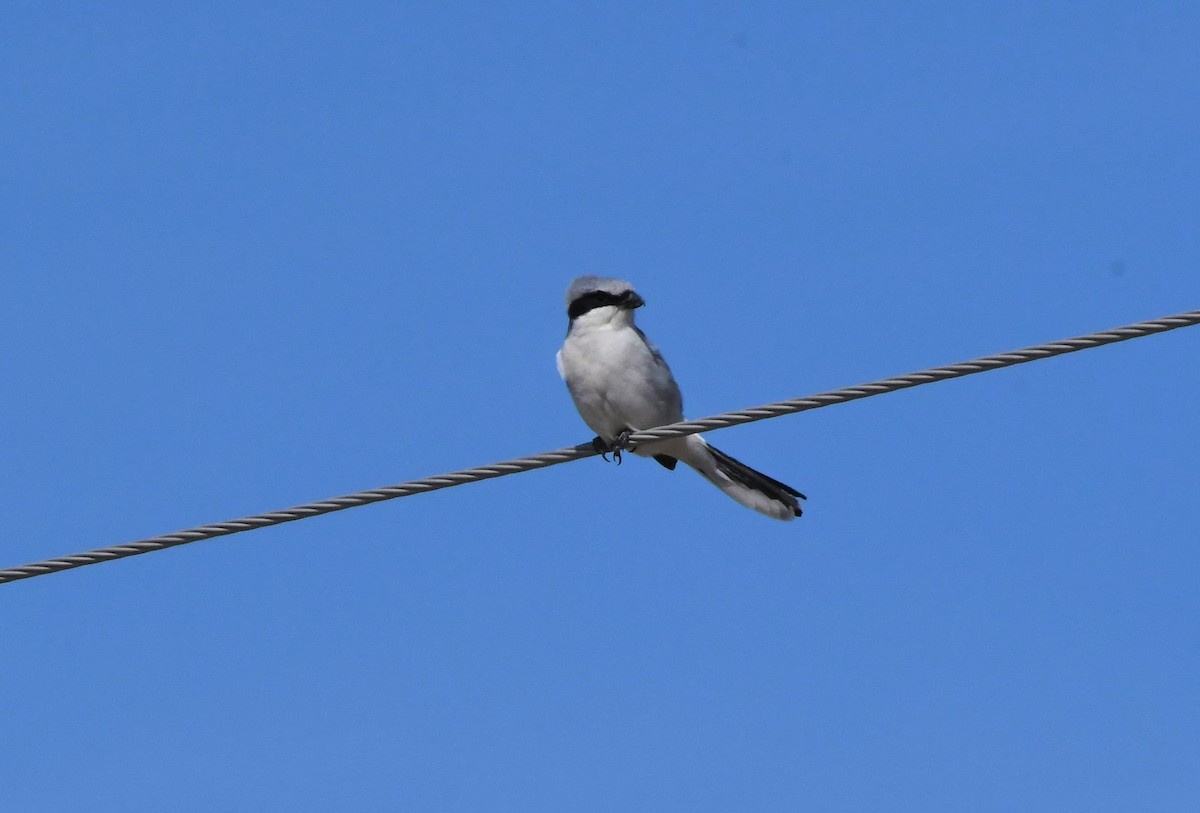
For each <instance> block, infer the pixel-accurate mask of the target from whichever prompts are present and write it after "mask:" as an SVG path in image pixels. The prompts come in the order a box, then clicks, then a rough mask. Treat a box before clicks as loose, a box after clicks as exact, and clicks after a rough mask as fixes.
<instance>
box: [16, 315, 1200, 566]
mask: <svg viewBox="0 0 1200 813" xmlns="http://www.w3.org/2000/svg"><path fill="white" fill-rule="evenodd" d="M1195 324H1200V310H1194V311H1186V312H1184V313H1179V314H1176V315H1174V316H1166V317H1164V318H1162V319H1154V320H1151V321H1148V322H1138V323H1137V324H1133V325H1125V326H1124V327H1118V328H1113V329H1112V330H1106V331H1102V332H1099V333H1089V334H1087V335H1085V336H1076V337H1074V338H1071V339H1064V340H1062V341H1060V342H1051V343H1049V344H1039V345H1035V346H1033V347H1026V348H1023V349H1021V350H1014V351H1012V352H1010V353H1001V354H999V355H996V356H984V357H982V358H977V359H972V360H971V361H963V362H959V363H958V364H950V365H947V366H945V367H933V368H930V369H928V370H920V371H918V372H915V373H908V374H907V375H901V376H896V377H894V378H885V379H882V380H880V381H872V382H870V383H868V384H859V385H858V386H855V387H845V388H843V389H840V390H831V391H829V392H821V393H817V394H816V395H809V396H806V397H803V398H793V399H792V400H790V401H778V402H775V403H772V404H764V405H763V406H757V407H751V408H750V409H743V410H739V411H737V412H726V413H723V414H720V415H714V416H713V417H711V418H702V419H701V420H698V421H683V422H681V423H673V424H670V425H668V426H660V427H657V428H655V429H648V430H645V431H642V432H637V433H635V434H633V435H631V436H630V438H629V440H630V444H631V445H634V446H636V445H637V444H639V443H647V442H649V441H652V440H664V439H666V438H677V437H683V436H684V435H692V434H695V433H697V432H703V431H711V430H714V429H724V428H726V427H729V426H738V425H739V424H744V423H752V422H754V421H761V420H765V419H767V418H775V417H778V416H780V415H790V414H793V413H796V412H805V411H807V410H810V409H819V408H821V407H825V406H831V405H833V404H842V403H845V402H847V401H856V400H858V399H859V398H869V397H871V396H872V395H882V394H884V393H887V392H895V391H897V390H903V389H908V388H909V387H916V386H920V385H922V384H930V383H932V382H934V381H944V380H946V379H949V378H960V377H962V376H965V375H972V374H974V373H982V372H985V371H987V370H998V369H1000V368H1002V367H1012V366H1014V365H1017V364H1024V363H1025V362H1028V361H1037V360H1039V359H1044V358H1050V357H1051V356H1061V355H1063V354H1064V353H1074V352H1076V351H1078V350H1088V349H1091V348H1093V347H1102V346H1104V345H1106V344H1115V343H1116V342H1123V341H1126V340H1128V339H1136V338H1140V337H1142V336H1150V335H1152V334H1155V333H1164V332H1166V331H1168V330H1175V329H1176V328H1181V327H1187V326H1189V325H1195ZM596 454H597V452H596V450H595V449H593V448H592V444H591V443H590V442H588V443H581V444H579V445H578V446H568V447H566V448H563V449H557V450H555V451H552V452H543V453H542V454H536V455H533V456H531V457H521V458H517V459H516V460H507V461H504V462H502V463H493V464H491V465H490V466H479V467H478V468H474V469H464V470H463V471H456V472H451V473H450V474H441V475H438V476H436V477H426V478H425V479H423V480H413V481H411V482H408V483H400V484H398V485H394V486H386V487H384V488H377V489H373V490H371V491H360V492H358V493H357V494H349V495H347V496H344V497H334V498H333V499H329V500H323V501H321V502H312V503H306V504H305V505H297V506H295V507H292V508H285V509H283V510H282V511H272V512H271V513H269V514H258V515H256V516H251V517H242V518H241V519H233V520H228V521H226V522H217V523H214V524H212V525H202V526H200V527H198V528H189V529H188V530H185V531H178V532H176V533H172V534H165V535H163V536H155V537H150V538H149V539H140V540H137V541H135V542H127V543H125V544H123V545H113V546H111V547H107V548H98V549H96V550H90V551H86V552H84V553H75V554H71V555H69V556H60V557H58V558H56V559H46V560H44V561H41V562H33V563H31V564H27V565H20V566H18V567H13V568H9V569H7V570H0V584H4V583H6V582H14V581H19V580H21V579H30V578H33V577H34V576H44V575H46V574H48V573H57V572H59V571H62V570H71V569H72V568H76V567H83V566H84V565H94V564H99V563H100V562H108V561H112V560H114V559H124V558H125V557H127V556H137V555H138V554H141V553H150V552H151V551H156V550H163V549H164V548H173V547H175V546H177V545H186V544H188V543H190V542H199V541H200V540H202V539H213V538H215V537H218V536H228V535H229V534H236V533H241V532H242V531H251V530H254V529H255V528H266V527H269V526H271V525H282V524H283V523H285V522H294V521H295V520H298V519H307V518H308V517H315V516H320V515H321V514H330V513H333V512H334V511H344V510H345V509H347V508H356V507H358V506H360V505H369V504H371V503H376V502H383V501H384V500H394V499H396V498H398V497H410V496H412V495H414V494H424V493H426V492H428V491H436V490H438V489H441V488H450V487H452V486H460V485H465V484H466V483H475V482H478V481H480V480H490V479H492V478H494V477H504V476H507V475H509V474H517V473H519V472H523V471H532V470H534V469H541V468H545V467H547V466H556V465H558V464H559V463H567V462H570V461H572V460H582V459H583V458H585V457H593V456H595V455H596Z"/></svg>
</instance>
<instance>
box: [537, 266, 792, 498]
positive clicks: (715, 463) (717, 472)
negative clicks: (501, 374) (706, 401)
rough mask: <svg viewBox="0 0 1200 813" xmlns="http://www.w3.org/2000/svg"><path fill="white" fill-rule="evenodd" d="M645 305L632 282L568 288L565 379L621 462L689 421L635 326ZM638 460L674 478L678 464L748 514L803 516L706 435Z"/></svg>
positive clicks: (588, 280)
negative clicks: (657, 432) (657, 431)
mask: <svg viewBox="0 0 1200 813" xmlns="http://www.w3.org/2000/svg"><path fill="white" fill-rule="evenodd" d="M645 304H646V303H645V301H644V300H643V299H642V298H641V297H640V296H638V295H637V292H636V291H634V290H633V286H632V285H630V284H629V283H628V282H625V281H624V280H619V279H607V278H604V277H592V276H588V277H579V278H577V279H575V280H574V281H573V282H572V283H571V287H570V288H568V289H567V316H568V318H569V319H570V324H569V325H568V326H567V338H566V341H564V342H563V346H562V349H561V350H559V351H558V373H559V375H561V376H562V377H563V380H564V381H566V382H567V389H569V390H570V391H571V398H572V399H574V401H575V408H576V409H578V410H579V414H580V416H582V417H583V420H584V423H586V424H587V425H588V426H590V427H591V428H592V431H593V432H595V433H596V434H597V435H599V437H598V438H596V440H595V441H594V443H595V446H596V448H597V449H598V450H602V451H605V452H609V451H611V452H613V453H614V456H615V457H616V458H617V459H618V461H619V460H620V452H621V450H622V449H623V448H625V444H626V443H627V441H628V437H629V434H630V433H632V432H636V431H638V430H641V429H652V428H654V427H656V426H662V425H663V424H668V423H677V422H678V421H682V420H683V396H682V395H681V394H680V392H679V385H678V384H676V383H675V377H674V376H672V375H671V368H669V367H668V366H667V362H666V361H665V360H664V359H663V357H662V354H661V353H659V352H658V349H657V348H656V347H655V346H654V345H652V344H650V342H649V341H648V340H647V339H646V335H645V334H644V333H642V331H640V330H638V328H637V326H635V325H634V324H633V312H634V310H636V309H637V308H640V307H642V305H645ZM631 451H633V452H634V454H638V455H641V456H643V457H653V458H654V459H655V460H657V461H658V462H659V463H661V464H662V465H663V466H665V467H666V468H668V469H671V470H672V471H673V470H674V469H675V464H676V462H677V461H680V460H682V461H683V462H684V463H686V464H688V465H689V466H691V467H692V468H693V469H695V470H696V471H698V472H699V473H700V474H701V476H703V477H704V479H706V480H708V481H709V482H710V483H712V484H713V485H715V486H716V487H717V488H719V489H721V490H722V491H724V492H725V493H726V494H728V495H729V496H730V497H732V498H733V499H735V500H737V501H738V502H740V503H741V504H742V505H744V506H746V507H747V508H753V509H754V510H755V511H758V512H760V513H763V514H766V515H767V516H769V517H774V518H775V519H783V520H790V519H793V518H795V517H798V516H800V514H801V506H800V500H803V499H805V497H804V495H803V494H801V493H800V492H799V491H796V490H795V489H794V488H791V487H790V486H785V485H784V484H783V483H781V482H779V481H778V480H773V479H771V478H770V477H768V476H767V475H765V474H763V473H761V472H758V471H755V470H754V469H752V468H750V467H749V466H747V465H746V464H745V463H741V462H739V461H737V460H734V459H733V458H732V457H730V456H729V455H727V454H725V453H724V452H722V451H720V450H719V449H717V448H715V447H713V446H710V445H709V444H708V443H707V442H706V441H705V440H704V438H702V437H700V436H699V435H688V436H687V437H682V438H674V439H671V440H661V441H655V442H653V443H643V444H640V445H639V446H638V447H637V448H635V449H632V450H631Z"/></svg>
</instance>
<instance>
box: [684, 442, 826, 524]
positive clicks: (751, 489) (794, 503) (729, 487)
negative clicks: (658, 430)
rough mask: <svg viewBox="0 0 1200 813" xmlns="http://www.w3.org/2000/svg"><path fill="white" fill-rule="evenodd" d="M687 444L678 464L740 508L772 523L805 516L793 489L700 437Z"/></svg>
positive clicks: (800, 497) (797, 493)
mask: <svg viewBox="0 0 1200 813" xmlns="http://www.w3.org/2000/svg"><path fill="white" fill-rule="evenodd" d="M687 440H688V444H687V453H686V454H683V455H680V460H682V461H683V462H684V463H687V464H688V465H689V466H691V467H692V468H693V469H695V470H696V471H698V472H700V474H701V475H702V476H703V477H704V479H706V480H708V481H709V482H710V483H712V484H713V485H714V486H716V487H717V488H719V489H721V490H722V491H724V492H725V493H726V494H728V495H729V496H730V497H732V498H733V499H735V500H737V501H738V502H740V503H741V504H742V505H744V506H746V507H747V508H753V509H754V510H755V511H758V512H759V513H760V514H766V515H767V516H768V517H773V518H774V519H782V520H790V519H795V518H796V517H798V516H800V515H801V514H802V513H804V510H803V507H802V506H801V505H800V500H803V499H806V498H805V496H804V495H803V494H801V493H800V492H799V491H797V490H796V489H794V488H792V487H791V486H788V485H784V484H783V483H781V482H779V481H778V480H776V479H774V478H772V477H768V476H767V475H765V474H763V473H762V472H761V471H756V470H754V469H752V468H750V467H749V466H747V465H746V464H745V463H743V462H741V461H740V460H736V459H734V458H732V457H730V456H729V455H727V454H725V453H724V452H722V451H721V450H720V449H718V448H716V447H715V446H711V445H709V443H708V442H707V441H706V440H704V438H702V437H700V436H699V435H691V436H690V437H688V438H687Z"/></svg>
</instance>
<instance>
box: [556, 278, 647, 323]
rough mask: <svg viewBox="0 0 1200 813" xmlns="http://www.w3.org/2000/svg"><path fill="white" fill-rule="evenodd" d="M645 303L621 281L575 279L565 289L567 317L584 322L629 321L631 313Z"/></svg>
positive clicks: (631, 287) (631, 318) (630, 287)
mask: <svg viewBox="0 0 1200 813" xmlns="http://www.w3.org/2000/svg"><path fill="white" fill-rule="evenodd" d="M645 304H646V300H644V299H642V298H641V297H640V296H638V293H637V291H635V290H633V286H632V285H630V284H629V283H628V282H626V281H625V280H623V279H612V278H611V277H592V276H587V277H576V278H575V279H574V280H572V282H571V287H569V288H568V289H567V317H568V318H569V319H570V320H571V323H572V324H574V323H575V322H576V320H584V321H586V322H588V323H595V324H606V323H608V322H612V321H613V320H615V319H621V320H623V321H626V322H628V323H632V322H633V312H634V311H635V310H637V309H638V308H640V307H642V305H645Z"/></svg>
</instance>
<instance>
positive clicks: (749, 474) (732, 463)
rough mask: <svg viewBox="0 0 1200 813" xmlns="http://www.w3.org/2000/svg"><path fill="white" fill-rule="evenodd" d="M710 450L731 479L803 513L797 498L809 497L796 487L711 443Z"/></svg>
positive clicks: (719, 467) (797, 513)
mask: <svg viewBox="0 0 1200 813" xmlns="http://www.w3.org/2000/svg"><path fill="white" fill-rule="evenodd" d="M708 450H709V451H710V452H712V455H713V459H714V460H716V461H717V468H718V469H720V471H721V473H722V474H724V475H725V476H726V477H728V478H729V479H731V480H734V481H736V482H738V483H741V484H742V485H744V486H746V488H751V489H754V490H755V491H760V492H762V493H763V494H766V495H767V496H768V497H770V498H771V499H773V500H778V501H779V502H781V503H783V504H785V505H787V506H788V507H790V508H791V509H792V512H793V513H794V514H795V515H796V516H800V515H801V514H802V513H803V509H802V508H801V506H800V503H799V501H798V499H797V498H799V499H800V500H806V499H808V498H807V497H805V496H804V495H803V494H801V493H800V492H799V491H797V490H796V489H794V488H792V487H791V486H789V485H786V484H785V483H781V482H779V481H778V480H776V479H775V478H774V477H768V476H767V475H765V474H763V473H762V472H761V471H758V470H756V469H752V468H750V467H749V466H747V465H746V464H745V463H743V462H742V461H740V460H738V459H736V458H733V457H730V456H729V455H727V454H725V453H724V452H722V451H721V450H720V449H718V448H716V447H715V446H713V445H711V444H709V447H708Z"/></svg>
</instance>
